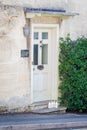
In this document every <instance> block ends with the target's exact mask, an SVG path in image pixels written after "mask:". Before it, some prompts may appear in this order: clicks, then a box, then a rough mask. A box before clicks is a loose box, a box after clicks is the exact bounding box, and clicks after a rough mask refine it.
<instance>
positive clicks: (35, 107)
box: [29, 100, 49, 110]
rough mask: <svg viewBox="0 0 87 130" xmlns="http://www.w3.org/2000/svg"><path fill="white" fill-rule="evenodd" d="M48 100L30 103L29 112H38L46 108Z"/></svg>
mask: <svg viewBox="0 0 87 130" xmlns="http://www.w3.org/2000/svg"><path fill="white" fill-rule="evenodd" d="M48 103H49V100H47V101H40V102H35V103H32V104H31V105H30V106H29V107H30V110H38V109H43V108H47V107H48Z"/></svg>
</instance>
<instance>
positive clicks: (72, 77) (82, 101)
mask: <svg viewBox="0 0 87 130" xmlns="http://www.w3.org/2000/svg"><path fill="white" fill-rule="evenodd" d="M59 61H60V65H59V77H60V81H61V82H60V86H59V90H60V93H61V96H60V97H59V99H60V104H61V105H63V106H66V107H67V109H68V110H70V111H79V112H84V111H87V38H86V37H81V38H78V39H77V40H75V41H73V40H72V39H71V38H70V36H69V35H68V36H67V37H66V38H65V39H64V38H61V39H60V55H59Z"/></svg>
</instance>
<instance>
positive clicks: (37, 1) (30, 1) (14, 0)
mask: <svg viewBox="0 0 87 130" xmlns="http://www.w3.org/2000/svg"><path fill="white" fill-rule="evenodd" d="M0 2H1V3H3V4H6V5H17V6H18V5H19V6H23V7H24V6H27V7H32V8H54V9H55V8H56V9H58V8H67V6H68V4H67V2H68V0H55V1H53V0H44V1H43V0H0Z"/></svg>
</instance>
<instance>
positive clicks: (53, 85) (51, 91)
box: [31, 24, 59, 102]
mask: <svg viewBox="0 0 87 130" xmlns="http://www.w3.org/2000/svg"><path fill="white" fill-rule="evenodd" d="M32 30H33V32H34V31H35V30H38V31H39V32H41V31H43V30H48V32H49V34H50V39H49V40H48V42H49V43H48V44H49V47H48V65H47V67H46V65H45V67H44V68H45V69H44V70H42V71H40V72H39V73H38V70H37V69H36V68H37V67H35V66H33V65H32V66H33V67H35V70H36V71H35V72H34V71H32V75H33V78H32V81H31V82H32V83H31V97H32V102H37V101H44V100H57V97H58V73H57V72H58V46H59V44H58V38H59V26H58V25H56V24H32ZM32 38H33V33H32ZM45 42H47V41H45ZM32 43H33V44H32V46H33V45H34V40H32ZM32 48H33V47H32ZM32 55H33V52H32ZM32 57H33V56H32ZM33 67H31V68H32V69H33ZM41 82H42V83H41ZM35 85H36V86H35ZM41 85H42V86H41Z"/></svg>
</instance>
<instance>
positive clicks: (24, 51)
mask: <svg viewBox="0 0 87 130" xmlns="http://www.w3.org/2000/svg"><path fill="white" fill-rule="evenodd" d="M21 57H29V50H27V49H26V50H21Z"/></svg>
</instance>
